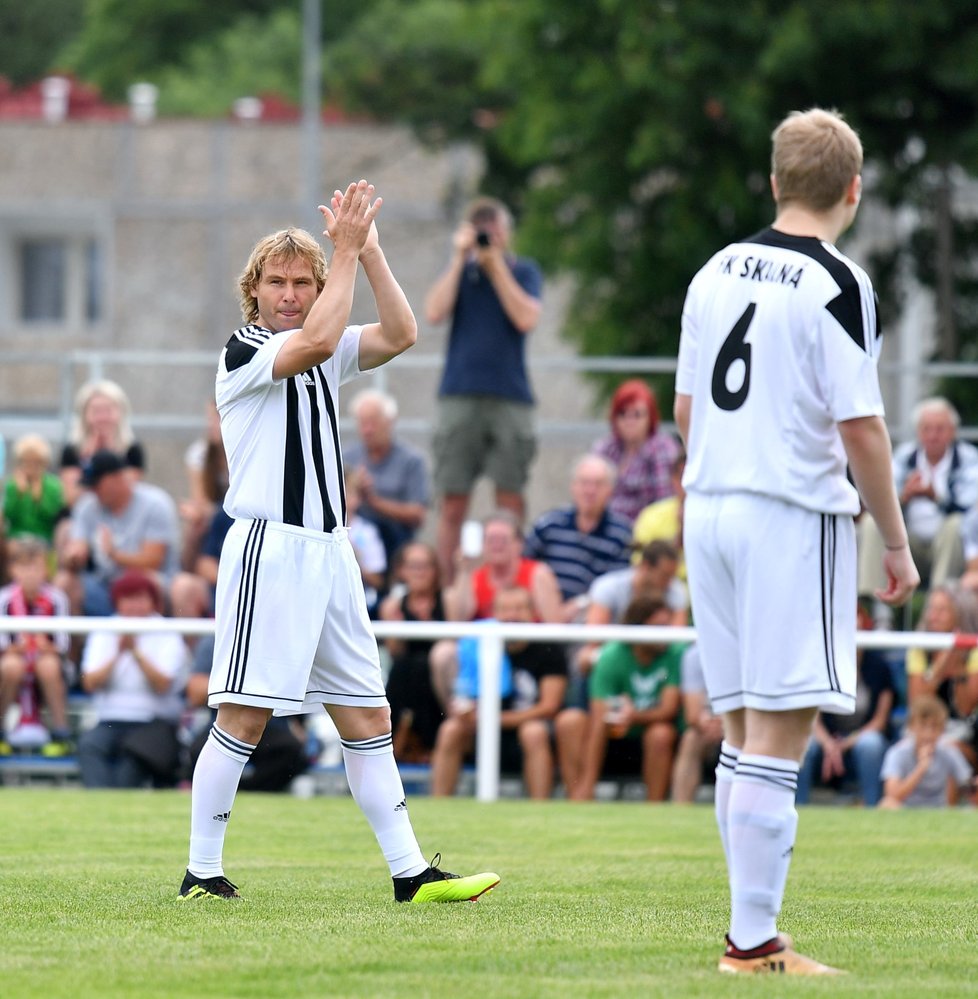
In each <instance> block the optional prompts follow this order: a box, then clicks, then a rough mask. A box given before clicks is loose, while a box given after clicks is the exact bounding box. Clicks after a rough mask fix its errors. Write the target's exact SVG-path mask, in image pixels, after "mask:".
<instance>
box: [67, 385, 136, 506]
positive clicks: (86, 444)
mask: <svg viewBox="0 0 978 999" xmlns="http://www.w3.org/2000/svg"><path fill="white" fill-rule="evenodd" d="M131 411H132V407H131V406H130V404H129V397H128V396H127V395H126V393H125V391H124V390H123V389H122V388H121V387H120V386H119V385H117V384H116V383H115V382H112V381H108V380H102V381H95V382H87V383H86V384H84V385H82V387H81V388H80V389H79V390H78V394H77V395H76V396H75V416H74V420H73V422H72V427H71V435H70V437H69V440H68V443H67V444H65V446H64V448H63V449H62V451H61V461H60V463H59V465H60V468H61V481H62V483H63V484H64V491H65V500H66V502H67V504H68V506H69V507H72V508H73V507H74V505H75V501H76V500H77V499H78V497H79V495H80V493H81V489H82V487H83V486H84V485H85V483H84V482H83V481H82V480H83V478H84V474H85V472H86V471H87V470H88V467H89V463H90V462H91V460H92V457H93V456H94V455H95V454H96V452H98V451H114V452H115V453H116V454H117V455H119V457H121V458H122V460H123V464H124V466H125V467H126V468H128V469H130V470H131V472H130V474H132V476H133V477H134V478H136V479H138V478H142V474H143V471H144V469H145V467H146V459H145V457H144V455H143V447H142V445H141V444H140V443H139V442H138V441H137V440H135V439H134V437H133V433H132V428H131V427H130V425H129V414H130V413H131Z"/></svg>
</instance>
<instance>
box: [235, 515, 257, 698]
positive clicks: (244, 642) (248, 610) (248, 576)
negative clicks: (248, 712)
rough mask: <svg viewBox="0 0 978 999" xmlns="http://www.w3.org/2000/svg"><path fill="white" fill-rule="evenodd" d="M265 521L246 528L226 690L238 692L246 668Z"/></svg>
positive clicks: (254, 522) (242, 682) (253, 523)
mask: <svg viewBox="0 0 978 999" xmlns="http://www.w3.org/2000/svg"><path fill="white" fill-rule="evenodd" d="M266 524H267V521H264V520H256V521H253V522H252V525H251V527H250V528H249V529H248V537H247V539H246V540H245V546H244V551H243V552H242V554H241V561H242V568H241V582H240V584H239V587H238V608H237V614H236V616H235V622H234V641H233V642H232V644H231V662H230V665H229V667H228V688H229V689H230V690H232V691H237V692H238V693H240V692H241V689H242V687H243V686H244V678H245V671H246V670H247V668H248V646H249V645H250V644H251V626H252V624H253V622H254V619H255V591H256V589H257V587H256V582H257V579H258V562H259V560H260V559H261V549H262V545H263V544H264V541H265V526H266Z"/></svg>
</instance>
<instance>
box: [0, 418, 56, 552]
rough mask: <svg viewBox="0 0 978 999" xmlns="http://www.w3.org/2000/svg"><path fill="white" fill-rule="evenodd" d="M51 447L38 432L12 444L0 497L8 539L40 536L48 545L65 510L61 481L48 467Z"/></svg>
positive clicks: (52, 539)
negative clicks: (8, 471)
mask: <svg viewBox="0 0 978 999" xmlns="http://www.w3.org/2000/svg"><path fill="white" fill-rule="evenodd" d="M50 466H51V446H50V445H49V444H48V442H47V441H46V440H45V439H44V438H43V437H40V436H38V435H37V434H27V435H26V436H24V437H21V438H20V439H19V440H18V441H17V443H16V444H14V468H13V473H12V474H11V476H10V478H9V479H8V480H7V484H6V486H5V487H4V496H3V520H4V533H5V535H6V537H7V538H8V539H12V538H19V537H23V536H25V535H27V536H30V537H34V538H40V539H41V540H42V541H44V542H45V544H47V545H48V547H49V548H50V547H51V546H52V545H53V544H54V527H55V524H57V522H58V521H59V520H60V519H61V517H62V516H63V515H64V513H65V496H64V488H63V486H62V485H61V480H60V479H59V478H58V476H56V475H54V474H53V473H52V472H51V471H50V470H49V469H50Z"/></svg>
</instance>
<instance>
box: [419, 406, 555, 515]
mask: <svg viewBox="0 0 978 999" xmlns="http://www.w3.org/2000/svg"><path fill="white" fill-rule="evenodd" d="M432 450H433V453H434V458H435V486H436V488H437V489H438V492H439V493H441V494H442V495H449V496H464V495H467V494H468V493H470V492H471V491H472V487H473V486H474V485H475V483H476V480H477V479H478V478H479V476H480V475H486V476H488V477H489V478H490V479H491V480H492V482H493V483H495V486H496V488H497V489H498V490H501V491H502V492H508V493H519V492H522V491H523V488H524V486H525V485H526V481H527V479H528V478H529V475H530V463H531V462H532V461H533V458H534V456H535V455H536V451H537V442H536V436H535V434H534V430H533V406H532V405H530V404H529V403H525V402H514V401H513V400H512V399H501V398H498V397H496V396H490V395H476V396H447V397H445V398H443V399H440V400H439V402H438V426H437V428H436V430H435V436H434V440H433V441H432Z"/></svg>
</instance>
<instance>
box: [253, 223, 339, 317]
mask: <svg viewBox="0 0 978 999" xmlns="http://www.w3.org/2000/svg"><path fill="white" fill-rule="evenodd" d="M269 260H282V261H284V262H285V263H291V262H292V261H293V260H304V261H305V262H306V263H307V264H309V266H310V267H311V268H312V276H313V280H314V281H315V282H316V291H317V292H319V291H322V290H323V285H324V284H325V283H326V274H327V271H328V270H329V266H328V264H327V263H326V254H325V253H324V252H323V248H322V247H321V246H320V245H319V242H318V241H317V240H316V239H315V238H314V237H313V236H312V235H310V234H309V233H308V232H306V230H305V229H296V228H291V227H290V228H288V229H280V230H279V231H278V232H273V233H271V234H270V235H268V236H265V237H263V238H262V239H260V240H258V242H257V243H256V244H255V248H254V249H253V250H252V251H251V256H249V257H248V263H247V264H245V269H244V270H243V271H242V272H241V276H240V277H239V278H238V294H239V298H240V302H241V315H242V317H243V318H244V321H245V322H246V323H256V322H258V300H257V299H256V298H255V296H254V295H252V291H254V289H255V288H257V287H258V282H259V281H261V278H262V274H263V273H264V272H265V265H266V264H267V263H268V261H269Z"/></svg>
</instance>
